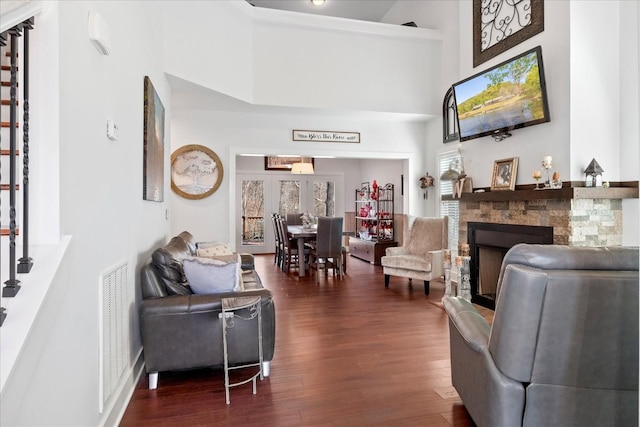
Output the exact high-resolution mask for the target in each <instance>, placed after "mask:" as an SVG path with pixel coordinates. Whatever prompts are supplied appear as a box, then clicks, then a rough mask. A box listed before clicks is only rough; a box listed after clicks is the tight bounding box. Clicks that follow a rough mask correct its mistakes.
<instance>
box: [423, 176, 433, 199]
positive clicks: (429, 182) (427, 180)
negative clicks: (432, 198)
mask: <svg viewBox="0 0 640 427" xmlns="http://www.w3.org/2000/svg"><path fill="white" fill-rule="evenodd" d="M433 182H434V179H433V177H432V176H431V175H429V172H427V173H426V174H424V176H422V177H420V188H422V189H424V190H425V191H424V194H423V195H422V198H423V199H428V198H429V192H428V191H427V190H428V189H429V187H433Z"/></svg>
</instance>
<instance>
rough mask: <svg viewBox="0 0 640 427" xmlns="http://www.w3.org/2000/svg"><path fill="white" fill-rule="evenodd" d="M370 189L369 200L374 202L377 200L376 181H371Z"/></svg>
mask: <svg viewBox="0 0 640 427" xmlns="http://www.w3.org/2000/svg"><path fill="white" fill-rule="evenodd" d="M371 188H373V191H372V192H371V199H373V200H376V199H377V198H378V183H377V182H376V180H375V179H374V180H373V184H371Z"/></svg>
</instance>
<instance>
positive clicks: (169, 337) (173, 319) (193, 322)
mask: <svg viewBox="0 0 640 427" xmlns="http://www.w3.org/2000/svg"><path fill="white" fill-rule="evenodd" d="M197 247H198V244H197V243H196V242H195V241H194V239H193V236H192V235H191V234H190V233H189V232H186V231H185V232H182V233H180V234H179V235H178V236H175V237H174V238H173V239H171V241H170V242H169V243H168V244H167V245H165V246H164V247H161V248H158V249H156V250H155V251H154V252H153V254H152V256H151V260H149V261H148V262H147V263H146V264H145V265H144V266H143V267H142V269H141V291H142V303H141V305H140V329H141V334H142V345H143V347H144V359H145V366H146V371H147V373H149V388H150V389H155V388H156V387H157V383H158V373H159V372H163V371H177V370H187V369H196V368H205V367H215V368H222V367H223V365H224V354H223V341H222V320H221V319H220V318H219V314H220V313H221V311H222V299H223V298H233V297H239V296H261V309H262V310H261V311H262V340H263V374H264V376H269V367H270V361H271V360H272V359H273V354H274V346H275V326H276V325H275V307H274V302H273V299H272V296H271V292H270V291H269V290H267V289H265V288H264V287H263V286H262V282H261V281H260V277H259V276H258V274H257V273H256V272H255V270H254V269H253V257H252V256H251V255H250V254H249V255H242V270H243V275H242V276H243V277H242V279H243V282H244V291H237V292H226V293H222V294H212V295H204V294H199V295H198V294H194V293H193V292H192V291H191V289H190V287H189V284H188V282H187V280H186V277H185V275H184V271H183V269H182V260H183V259H184V258H185V257H190V256H195V255H196V253H197V252H196V251H197ZM236 314H237V315H238V316H243V317H250V316H251V313H250V312H249V309H248V308H245V309H242V310H238V311H236ZM227 342H228V355H229V365H230V366H232V365H239V364H246V363H252V362H257V361H258V360H259V347H258V328H257V322H254V321H250V322H245V321H235V322H234V326H233V327H232V328H230V329H228V334H227Z"/></svg>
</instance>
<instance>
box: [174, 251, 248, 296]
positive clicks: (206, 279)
mask: <svg viewBox="0 0 640 427" xmlns="http://www.w3.org/2000/svg"><path fill="white" fill-rule="evenodd" d="M182 263H183V269H184V274H185V276H186V278H187V281H188V282H189V285H190V287H191V290H192V291H193V292H194V293H196V294H219V293H224V292H232V291H236V290H239V288H240V284H239V283H240V282H239V280H240V278H239V277H238V263H237V262H224V261H220V260H216V259H210V258H202V257H187V258H184V259H183V260H182Z"/></svg>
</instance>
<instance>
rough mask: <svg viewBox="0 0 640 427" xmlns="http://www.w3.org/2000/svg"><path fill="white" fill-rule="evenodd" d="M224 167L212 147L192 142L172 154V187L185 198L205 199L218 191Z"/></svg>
mask: <svg viewBox="0 0 640 427" xmlns="http://www.w3.org/2000/svg"><path fill="white" fill-rule="evenodd" d="M223 176H224V168H223V167H222V161H220V157H218V155H217V154H216V153H215V152H213V150H211V149H210V148H207V147H205V146H202V145H197V144H191V145H185V146H184V147H180V148H178V149H177V150H176V151H174V152H173V154H171V189H172V190H173V191H174V192H175V193H177V194H178V195H180V196H182V197H184V198H185V199H193V200H197V199H204V198H205V197H209V196H210V195H212V194H213V193H215V192H216V190H217V189H218V187H220V184H221V183H222V178H223Z"/></svg>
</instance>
